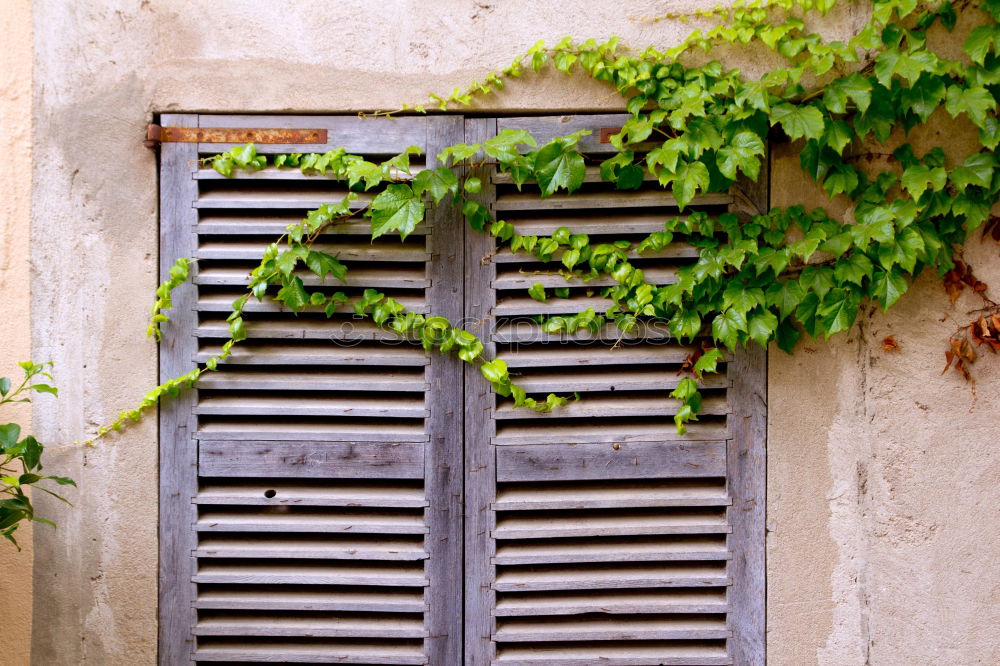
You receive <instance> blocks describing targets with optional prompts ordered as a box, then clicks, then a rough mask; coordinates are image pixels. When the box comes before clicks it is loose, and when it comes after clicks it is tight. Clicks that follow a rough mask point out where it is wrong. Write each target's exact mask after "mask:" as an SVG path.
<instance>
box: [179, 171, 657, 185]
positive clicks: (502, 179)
mask: <svg viewBox="0 0 1000 666" xmlns="http://www.w3.org/2000/svg"><path fill="white" fill-rule="evenodd" d="M202 171H209V170H208V169H202ZM212 173H215V172H214V171H212ZM199 177H200V176H199ZM642 179H643V180H644V181H647V182H648V181H655V180H656V176H653V175H652V174H651V173H649V172H648V171H645V170H644V171H643V174H642ZM490 180H492V181H493V183H494V184H496V185H512V184H514V178H513V177H512V176H511V175H510V174H509V173H501V172H499V171H497V172H494V173H493V175H492V177H491V178H490ZM526 182H528V183H533V182H535V181H534V180H529V181H526ZM583 182H585V183H601V182H607V181H604V179H602V178H601V168H600V167H599V166H588V167H586V170H585V171H584V176H583Z"/></svg>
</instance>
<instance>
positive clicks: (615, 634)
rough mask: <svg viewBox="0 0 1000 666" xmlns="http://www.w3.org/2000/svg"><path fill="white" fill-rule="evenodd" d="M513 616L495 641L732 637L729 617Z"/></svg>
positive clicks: (504, 623) (499, 629) (696, 639)
mask: <svg viewBox="0 0 1000 666" xmlns="http://www.w3.org/2000/svg"><path fill="white" fill-rule="evenodd" d="M559 620H560V621H555V622H553V621H548V622H545V621H542V622H539V621H538V620H537V619H534V618H532V619H530V620H521V619H510V620H506V621H504V622H503V623H501V624H500V626H499V627H498V629H497V632H496V634H495V635H494V637H493V638H494V640H496V641H498V642H502V643H522V642H533V643H539V642H552V641H648V640H658V641H662V640H695V641H698V640H718V639H724V638H729V636H730V635H731V632H730V631H729V629H727V628H726V620H725V618H715V617H711V616H709V617H699V618H685V619H683V620H680V619H673V618H669V617H667V618H658V617H642V616H639V617H634V618H629V620H628V622H622V621H621V619H619V618H610V619H594V620H578V619H575V618H574V619H571V620H569V621H565V620H562V618H559Z"/></svg>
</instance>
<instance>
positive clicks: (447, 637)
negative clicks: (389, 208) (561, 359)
mask: <svg viewBox="0 0 1000 666" xmlns="http://www.w3.org/2000/svg"><path fill="white" fill-rule="evenodd" d="M464 137H465V122H464V120H463V119H462V118H461V117H458V116H437V117H432V118H428V119H427V139H426V151H427V155H428V166H429V167H431V168H434V167H437V166H438V164H437V163H436V160H435V158H434V157H433V156H435V155H437V154H438V153H439V152H441V151H442V150H443V149H444V148H446V147H447V146H450V145H454V144H456V143H461V142H462V141H463V140H464ZM427 222H428V225H429V226H430V227H431V229H432V230H433V235H432V236H429V237H428V239H427V242H428V248H427V249H428V251H430V252H431V260H430V261H429V262H428V264H427V279H428V280H429V281H430V284H431V286H430V288H429V289H428V290H427V302H428V303H429V304H430V307H431V311H432V313H433V314H435V315H437V316H441V317H444V318H446V319H447V320H448V321H450V322H455V323H458V322H460V321H461V320H462V317H463V315H464V305H465V284H464V279H463V275H464V272H465V266H464V244H465V220H464V218H462V216H461V215H460V214H459V212H458V209H457V208H456V207H454V206H446V205H442V206H437V207H434V208H433V209H431V212H430V213H429V215H428V220H427ZM431 359H432V360H431V363H430V365H428V366H427V370H426V377H427V384H428V386H429V393H428V394H427V407H428V409H429V417H428V418H427V421H426V424H427V433H428V435H429V436H430V441H429V442H428V443H427V445H426V446H427V452H426V454H425V463H426V466H425V472H424V474H425V486H426V489H427V499H428V501H429V506H428V507H427V510H426V520H427V525H428V527H429V529H430V531H429V532H428V534H427V539H426V548H427V552H428V553H429V555H430V557H429V559H428V560H427V564H426V568H425V571H426V575H427V578H428V580H429V581H430V585H429V586H428V588H427V602H428V611H427V614H426V616H425V617H426V621H425V625H426V629H427V632H428V637H427V639H426V641H425V649H426V652H427V658H428V660H429V662H430V663H431V664H442V665H443V666H444V665H451V664H455V666H458V665H459V664H461V663H462V643H463V622H464V618H463V613H462V586H463V580H462V576H460V575H456V571H457V570H458V569H460V566H461V564H460V563H461V562H462V559H463V548H464V544H463V538H464V534H463V525H462V512H463V507H464V497H463V485H464V478H463V477H464V475H463V473H462V463H463V458H464V451H463V444H462V442H463V435H464V433H463V417H464V414H465V408H464V404H463V394H464V387H465V382H464V372H465V371H464V368H463V366H464V365H465V364H464V363H463V362H462V361H461V360H460V359H458V358H457V357H456V356H455V354H438V353H434V354H433V355H432V356H431Z"/></svg>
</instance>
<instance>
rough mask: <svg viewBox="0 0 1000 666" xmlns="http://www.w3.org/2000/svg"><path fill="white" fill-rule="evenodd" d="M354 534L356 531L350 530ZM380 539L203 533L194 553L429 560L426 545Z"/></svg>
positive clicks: (227, 555)
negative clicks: (275, 536)
mask: <svg viewBox="0 0 1000 666" xmlns="http://www.w3.org/2000/svg"><path fill="white" fill-rule="evenodd" d="M351 533H352V534H353V531H352V532H351ZM378 539H379V540H378V541H377V542H375V541H371V540H360V539H357V538H352V539H349V540H343V539H337V540H335V539H326V540H322V541H319V540H303V539H297V538H288V537H284V535H283V536H282V538H280V539H264V538H263V535H261V534H254V535H249V536H248V535H242V534H240V535H234V536H229V535H225V534H210V535H202V536H201V538H200V539H199V541H198V549H197V550H196V551H195V554H196V555H197V556H198V557H226V558H257V559H260V558H271V557H277V558H284V559H299V558H302V559H326V560H391V561H414V560H424V559H427V553H426V552H424V549H423V546H422V545H421V544H420V543H419V542H416V541H412V540H406V539H398V538H395V539H394V538H390V537H387V536H385V535H384V534H382V533H379V535H378Z"/></svg>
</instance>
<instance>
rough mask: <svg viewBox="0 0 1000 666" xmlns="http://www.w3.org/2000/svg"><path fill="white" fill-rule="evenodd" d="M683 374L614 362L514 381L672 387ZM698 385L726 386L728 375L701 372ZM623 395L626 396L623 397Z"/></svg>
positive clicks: (553, 389) (535, 387) (549, 385)
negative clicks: (624, 366)
mask: <svg viewBox="0 0 1000 666" xmlns="http://www.w3.org/2000/svg"><path fill="white" fill-rule="evenodd" d="M683 378H684V377H683V376H681V375H678V374H677V371H676V370H672V369H665V370H655V369H651V370H643V369H639V370H635V369H629V371H628V372H622V371H621V370H620V369H619V368H616V367H615V366H606V367H599V368H594V369H593V370H588V371H586V372H574V373H573V374H571V375H567V374H566V373H560V372H557V371H552V372H532V373H531V374H524V375H522V376H520V377H518V378H517V385H518V386H520V387H521V388H523V389H524V390H525V391H527V392H529V393H560V392H567V391H581V392H584V391H663V390H664V389H672V388H675V387H676V386H677V384H678V383H679V382H680V381H681V380H682V379H683ZM698 385H699V386H700V387H702V388H726V387H727V386H729V379H728V377H727V376H726V374H725V371H723V372H721V373H719V374H711V375H705V378H704V380H702V381H701V382H699V383H698ZM624 399H629V398H627V397H625V398H624Z"/></svg>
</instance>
